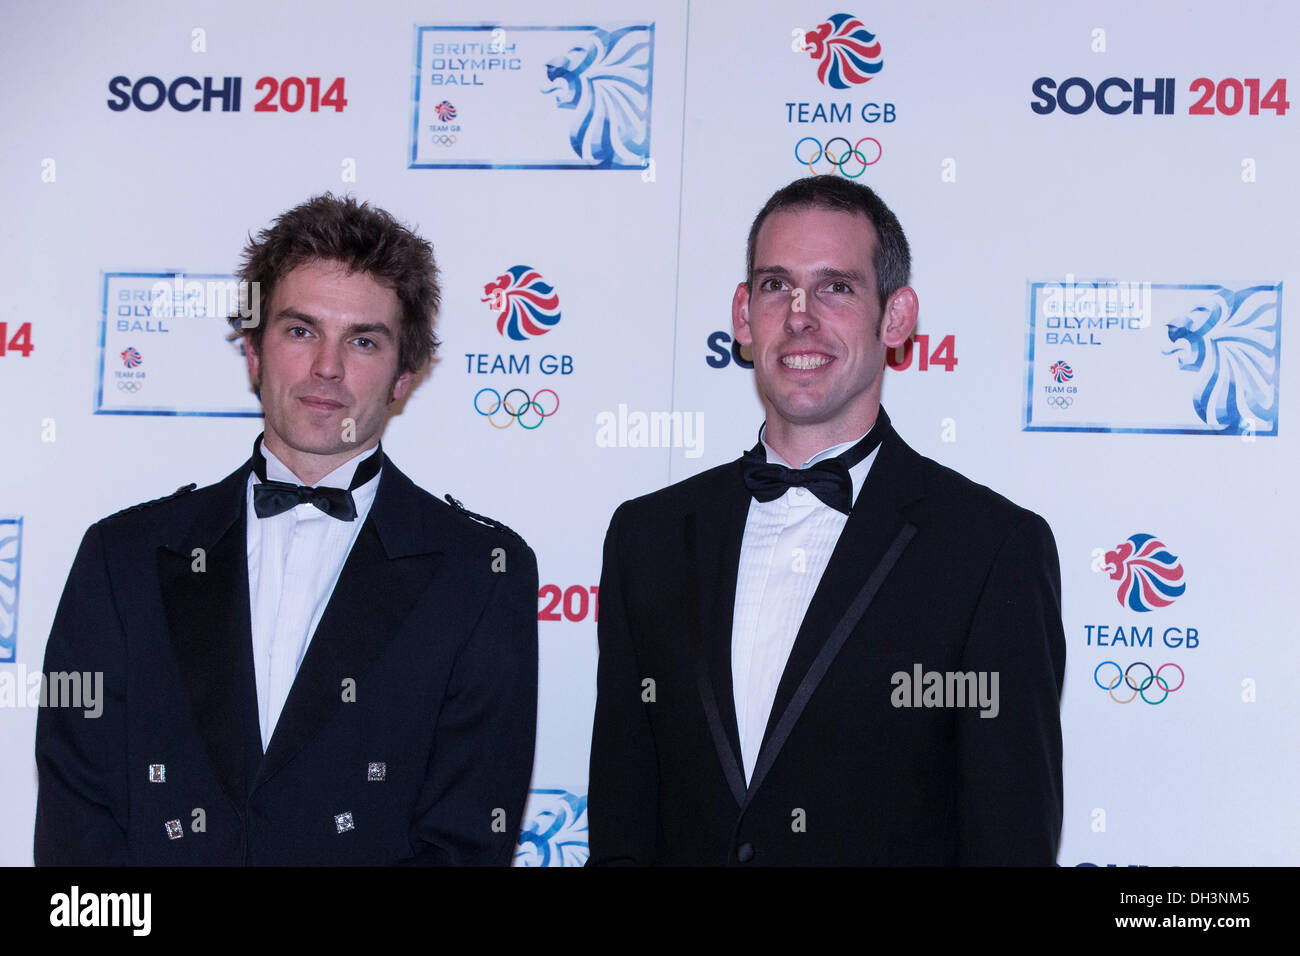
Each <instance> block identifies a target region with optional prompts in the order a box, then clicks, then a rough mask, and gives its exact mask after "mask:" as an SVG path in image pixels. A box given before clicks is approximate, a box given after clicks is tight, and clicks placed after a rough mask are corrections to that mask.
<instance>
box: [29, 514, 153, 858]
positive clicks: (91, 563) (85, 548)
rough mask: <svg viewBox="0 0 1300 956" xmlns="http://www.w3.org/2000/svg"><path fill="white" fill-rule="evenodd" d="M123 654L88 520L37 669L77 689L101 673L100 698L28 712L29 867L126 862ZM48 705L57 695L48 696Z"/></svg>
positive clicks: (96, 529) (96, 533) (100, 550)
mask: <svg viewBox="0 0 1300 956" xmlns="http://www.w3.org/2000/svg"><path fill="white" fill-rule="evenodd" d="M125 658H126V637H125V634H124V632H123V629H122V623H121V619H120V617H119V615H118V612H117V606H116V604H115V602H114V598H113V593H112V588H111V586H110V583H109V575H108V566H107V559H106V555H105V550H104V542H103V531H102V529H101V528H100V526H99V525H98V524H96V525H92V526H91V527H90V529H89V530H88V531H87V532H86V534H85V536H84V537H83V538H82V541H81V548H80V549H79V550H78V551H77V557H76V560H75V561H74V562H73V565H72V571H71V573H70V574H69V575H68V581H67V584H66V585H65V586H64V589H63V596H62V598H61V599H60V600H59V606H58V610H57V611H56V613H55V616H54V626H53V628H52V629H51V630H50V638H49V641H48V642H47V643H46V645H45V665H44V668H43V670H44V674H45V678H46V680H47V681H50V682H51V684H52V685H57V684H64V686H66V682H67V681H70V680H75V681H80V682H81V687H82V690H83V692H84V691H86V690H87V689H88V688H89V689H94V688H96V686H97V682H98V680H100V679H102V684H98V686H99V687H100V688H101V689H100V698H101V699H99V700H97V701H95V702H94V707H93V708H92V707H87V706H85V705H86V704H87V703H88V701H87V700H86V699H84V697H83V700H82V701H81V704H82V705H83V706H80V707H69V706H42V707H41V709H40V713H39V714H38V716H37V719H36V771H37V776H38V781H39V792H38V795H37V800H36V838H35V846H34V854H33V855H34V858H35V861H36V865H37V866H47V865H54V866H88V865H100V866H121V865H124V864H126V863H129V862H130V855H129V852H128V849H127V836H126V827H127V779H126V773H127V771H126V687H125V676H124V668H125ZM51 675H53V678H51ZM66 675H72V676H66ZM97 675H102V677H97ZM43 703H44V702H43ZM50 703H59V704H66V701H62V700H60V701H55V700H54V699H53V696H51V699H50ZM96 712H98V713H96Z"/></svg>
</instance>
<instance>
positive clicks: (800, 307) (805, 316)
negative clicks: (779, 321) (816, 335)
mask: <svg viewBox="0 0 1300 956" xmlns="http://www.w3.org/2000/svg"><path fill="white" fill-rule="evenodd" d="M812 308H813V301H812V296H810V295H808V293H807V290H806V288H805V287H804V286H796V287H795V288H793V289H791V290H790V301H789V303H788V304H787V305H786V312H785V326H786V329H787V330H788V331H789V332H790V333H791V334H793V333H796V332H802V331H804V330H805V329H816V328H817V316H816V315H815V314H814V312H813V311H811V310H812Z"/></svg>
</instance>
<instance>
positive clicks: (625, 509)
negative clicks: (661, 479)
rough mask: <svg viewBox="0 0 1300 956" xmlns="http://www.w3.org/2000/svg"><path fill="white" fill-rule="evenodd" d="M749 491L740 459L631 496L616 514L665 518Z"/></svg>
mask: <svg viewBox="0 0 1300 956" xmlns="http://www.w3.org/2000/svg"><path fill="white" fill-rule="evenodd" d="M743 491H745V487H744V484H743V482H742V480H741V470H740V461H739V460H736V461H729V462H726V463H725V464H722V465H718V466H716V467H714V468H710V469H708V470H707V471H702V472H700V473H699V474H698V475H692V476H691V477H690V478H684V479H682V480H681V481H677V482H674V483H673V484H671V485H668V486H666V487H664V488H659V489H657V490H655V491H651V492H648V493H647V494H644V495H640V496H638V497H636V498H631V499H629V500H627V501H625V502H623V503H622V504H621V505H619V506H618V508H617V509H616V510H615V512H614V515H615V517H617V518H619V519H620V520H629V521H633V522H636V521H641V520H646V521H662V520H663V519H664V518H666V517H668V516H670V515H677V514H685V513H686V512H688V511H694V510H696V509H698V508H699V507H700V505H701V503H704V504H716V503H718V502H720V501H722V500H724V499H725V498H726V497H727V496H728V495H730V494H735V493H739V492H743Z"/></svg>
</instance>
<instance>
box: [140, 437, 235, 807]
mask: <svg viewBox="0 0 1300 956" xmlns="http://www.w3.org/2000/svg"><path fill="white" fill-rule="evenodd" d="M251 469H252V461H251V459H250V461H249V462H247V463H246V464H244V465H243V466H242V467H241V468H239V469H238V470H236V471H235V472H233V473H232V474H230V475H228V476H227V477H226V478H224V479H223V480H222V481H221V482H220V483H218V484H217V485H216V486H214V488H213V492H212V494H213V504H212V505H211V506H210V507H209V508H208V509H206V510H205V511H203V512H201V513H200V514H199V516H198V517H197V518H196V520H195V521H194V523H193V524H192V525H191V526H190V528H189V529H188V530H187V531H185V532H184V533H183V534H182V535H181V536H180V538H178V539H177V540H175V541H172V542H169V543H168V544H165V545H160V546H159V547H158V551H157V560H158V581H159V588H160V591H161V595H162V605H163V613H164V616H165V618H166V621H167V636H168V640H169V642H170V643H171V647H172V652H173V653H174V655H175V658H176V663H177V666H178V668H179V670H180V676H181V683H182V684H183V685H184V688H185V694H186V697H187V698H188V700H189V707H190V714H191V716H192V718H193V720H194V724H195V726H196V728H197V730H198V733H199V737H200V738H201V739H202V741H203V744H204V748H205V750H206V751H207V754H208V758H209V760H210V761H211V763H212V767H213V769H214V771H215V772H216V775H217V778H218V780H219V781H220V784H221V788H222V790H223V791H224V792H225V793H226V795H227V796H228V797H229V798H230V801H231V803H232V805H233V806H234V807H235V809H236V811H237V812H239V813H240V814H241V815H242V812H243V805H244V799H245V795H246V794H247V792H248V791H247V787H246V784H247V782H248V774H247V764H248V760H247V758H249V756H250V752H251V750H250V747H251V749H255V750H256V752H257V755H258V756H260V754H261V745H260V741H259V739H258V730H257V695H256V686H255V684H254V678H253V649H252V639H251V635H252V625H251V623H250V621H249V600H248V553H247V548H246V540H247V534H246V528H245V524H244V503H245V496H246V486H247V482H248V475H249V472H250V471H251ZM195 549H202V551H201V553H196V550H195ZM250 718H251V724H250ZM232 728H238V731H237V732H235V733H232V732H231V729H232ZM250 735H251V736H250ZM250 740H251V745H250Z"/></svg>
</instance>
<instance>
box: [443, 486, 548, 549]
mask: <svg viewBox="0 0 1300 956" xmlns="http://www.w3.org/2000/svg"><path fill="white" fill-rule="evenodd" d="M429 497H430V499H431V500H432V501H433V502H434V503H435V504H437V505H442V502H441V501H438V499H437V498H434V497H433V496H432V495H430V496H429ZM443 498H444V499H445V500H446V502H447V504H448V505H450V506H451V510H452V511H453V512H454V513H455V515H456V516H458V517H459V518H461V519H463V520H465V521H469V522H471V523H472V524H473V525H478V526H482V527H484V528H491V529H493V530H494V531H498V532H501V533H502V534H504V535H506V536H507V537H509V538H512V539H514V541H515V542H517V543H518V544H521V545H523V546H524V547H525V548H526V547H528V542H527V541H525V540H524V537H523V535H521V534H520V533H519V532H518V531H516V530H515V529H514V528H511V527H510V526H509V525H506V524H503V523H502V522H500V521H497V520H496V519H495V518H489V517H488V516H487V515H481V514H478V513H477V512H474V511H470V510H469V509H468V508H466V507H465V506H464V505H463V504H461V503H460V500H459V499H457V498H454V497H452V496H451V495H449V494H448V495H443Z"/></svg>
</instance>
